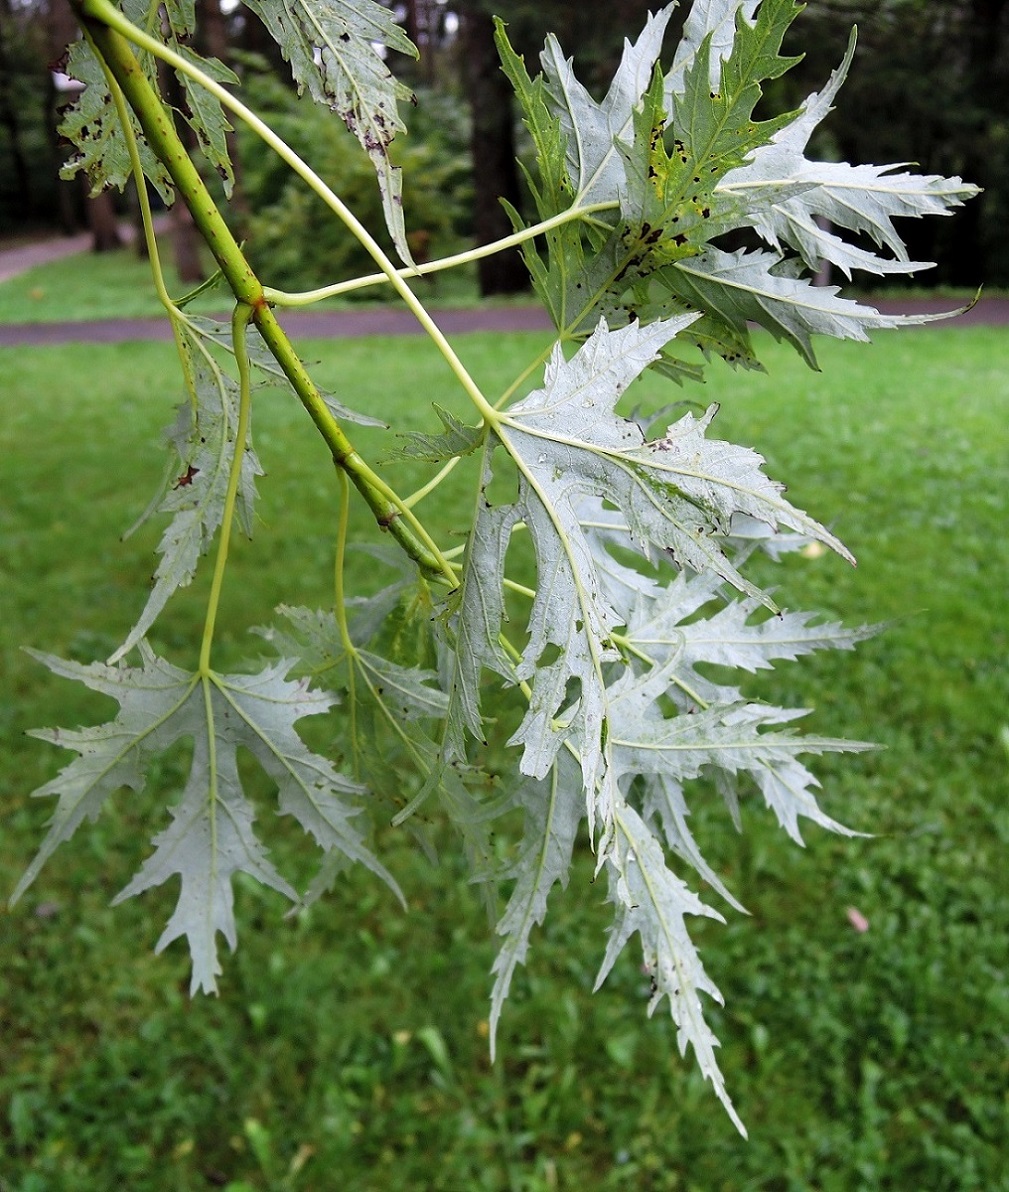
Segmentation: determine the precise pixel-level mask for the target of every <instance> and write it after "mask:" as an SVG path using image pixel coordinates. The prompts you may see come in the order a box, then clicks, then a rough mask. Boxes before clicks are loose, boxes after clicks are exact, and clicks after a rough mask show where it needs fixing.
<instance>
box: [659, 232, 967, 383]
mask: <svg viewBox="0 0 1009 1192" xmlns="http://www.w3.org/2000/svg"><path fill="white" fill-rule="evenodd" d="M800 272H801V268H800V266H799V265H798V264H797V263H796V262H795V261H794V260H785V259H782V258H781V257H780V256H778V255H777V254H774V253H766V252H747V251H746V250H745V249H739V250H738V251H737V252H731V253H727V252H722V251H721V250H720V249H717V248H711V247H709V248H707V249H705V251H704V253H703V254H702V255H700V256H697V257H693V258H691V259H690V260H689V261H679V262H677V263H676V264H675V265H670V266H669V268H668V269H665V270H663V271H662V273H661V274H659V275H658V276H657V281H658V282H659V283H660V284H661V285H662V286H664V287H666V288H667V289H668V291H669V293H670V294H671V296H672V297H673V298H674V300H675V301H676V302H677V303H680V304H686V305H689V306H690V307H691V308H694V309H697V308H699V309H701V310H702V311H703V312H704V317H703V318H702V319H700V320H699V321H698V323H697V324H696V327H695V328H693V329H692V333H694V334H700V335H706V336H708V337H710V341H711V342H713V343H716V344H718V345H720V347H719V350H720V351H722V352H724V353H725V354H726V355H727V356H728V357H729V358H733V357H737V356H742V357H744V358H747V359H749V358H751V357H752V346H751V343H750V333H749V329H748V324H749V323H751V322H754V323H759V324H760V326H762V327H764V328H765V329H766V330H767V331H770V332H771V334H772V335H773V336H774V337H775V339H779V340H786V341H787V342H788V343H790V344H791V345H792V346H793V347H794V348H795V350H796V351H797V352H798V353H799V354H800V355H801V356H802V357H803V359H804V360H805V361H806V363H807V364H809V365H810V367H812V368H815V367H816V355H815V353H814V350H813V342H812V336H814V335H829V336H831V337H832V338H834V339H854V340H859V341H860V342H862V343H866V342H868V340H869V338H870V334H871V333H872V332H873V331H882V330H887V329H890V328H894V327H913V326H918V325H921V324H923V323H934V322H937V321H938V320H940V319H945V318H948V317H949V316H948V315H945V314H939V315H935V314H915V315H889V314H881V313H880V312H879V311H878V310H876V308H875V307H872V306H863V305H862V304H861V303H858V302H855V301H853V300H852V299H850V298H841V297H839V291H838V287H837V286H817V285H814V284H813V282H812V281H811V280H810V279H809V278H806V277H802V276H800Z"/></svg>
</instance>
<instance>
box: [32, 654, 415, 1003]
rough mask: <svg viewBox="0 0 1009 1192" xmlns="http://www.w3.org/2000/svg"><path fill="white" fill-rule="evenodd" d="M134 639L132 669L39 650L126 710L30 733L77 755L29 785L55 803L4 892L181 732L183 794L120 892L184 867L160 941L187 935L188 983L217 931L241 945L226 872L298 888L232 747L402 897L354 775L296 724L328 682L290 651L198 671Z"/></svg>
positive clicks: (212, 950) (208, 961)
mask: <svg viewBox="0 0 1009 1192" xmlns="http://www.w3.org/2000/svg"><path fill="white" fill-rule="evenodd" d="M140 651H141V658H142V666H141V667H139V668H131V667H123V666H117V667H112V666H108V665H104V664H101V663H92V664H91V665H90V666H81V665H79V664H77V663H73V662H64V661H62V660H61V659H58V658H53V657H50V656H47V655H42V654H35V655H34V656H35V657H37V658H38V659H39V660H40V661H42V662H43V663H45V665H46V666H48V667H49V669H50V670H52V671H53V672H54V673H56V674H59V675H63V676H64V677H66V678H70V679H75V680H77V681H78V682H81V683H84V684H86V685H87V686H88V687H90V688H91V689H92V690H94V691H98V692H101V693H102V694H104V695H108V696H111V697H112V698H113V699H115V700H116V701H117V703H118V704H119V707H120V711H119V714H118V715H117V716H116V718H115V720H113V721H110V722H108V723H107V724H103V725H99V726H97V727H95V728H89V729H81V730H77V731H73V732H68V731H66V730H61V729H52V730H45V731H42V732H37V733H35V734H33V735H35V736H38V737H41V738H42V739H44V740H48V741H51V742H52V743H53V744H57V745H60V746H62V747H63V748H67V749H72V750H74V751H76V752H77V753H78V754H79V755H80V756H79V757H78V758H77V759H76V760H75V761H73V762H71V763H70V764H69V765H68V766H66V767H65V768H64V770H63V771H62V772H61V773H60V774H59V775H58V776H57V777H56V778H54V779H53V780H52V781H51V782H48V783H46V784H45V786H43V787H40V788H39V789H38V790H37V791H35V792H34V793H35V795H36V796H38V797H42V796H48V795H58V796H59V802H58V804H57V807H56V811H55V813H54V815H53V820H52V823H51V826H50V829H49V832H48V834H47V836H46V838H45V840H44V841H43V843H42V847H41V848H40V850H39V853H38V856H37V857H36V858H35V860H34V861H33V862H32V864H31V866H30V867H29V869H28V871H27V872H26V873H25V875H24V877H23V878H22V879H21V881H20V882H19V883H18V886H17V889H16V890H15V891H14V895H13V899H12V900H16V899H17V898H19V897H20V896H21V894H23V893H24V891H25V890H26V889H27V887H28V886H29V885H30V884H31V882H32V881H34V879H35V877H36V876H37V874H38V872H39V870H40V869H41V867H42V865H43V864H44V863H45V861H46V860H47V859H48V858H49V856H50V855H51V854H52V853H53V851H54V850H55V848H56V847H57V845H59V844H61V843H62V842H63V841H65V840H68V839H69V838H70V837H71V836H72V835H73V833H74V831H75V830H76V829H77V827H78V826H79V825H80V824H81V823H82V822H83V821H84V819H86V818H87V819H95V818H96V817H97V815H98V814H99V812H100V811H101V808H102V806H103V805H104V803H105V801H106V799H107V798H108V797H109V796H110V795H112V794H114V793H115V791H116V790H118V789H119V788H120V787H123V786H126V787H129V788H130V789H132V790H134V791H137V792H141V791H143V790H144V789H145V788H146V783H147V771H148V769H149V766H150V763H151V761H152V760H153V758H154V757H155V756H156V755H157V754H160V753H162V752H164V751H165V750H166V749H168V748H169V747H171V746H173V745H175V744H177V743H178V742H179V741H181V740H191V741H192V744H193V756H192V763H191V768H190V773H189V779H188V781H187V783H186V787H185V790H184V792H183V794H182V798H181V801H180V802H179V804H178V805H177V806H175V807H174V808H173V809H172V822H171V824H170V825H169V827H168V828H166V829H165V830H164V831H163V832H161V833H159V834H158V835H157V836H156V837H155V839H154V844H155V851H154V852H153V854H152V855H151V856H150V857H149V858H148V859H147V861H145V862H144V864H143V866H142V867H141V869H140V871H139V872H138V873H137V875H136V876H135V877H134V878H133V880H132V881H131V882H130V883H129V884H128V885H127V886H126V888H125V889H124V890H123V891H122V892H121V893H120V894H119V895H118V896H117V898H116V899H115V901H116V902H120V901H122V900H123V899H125V898H129V897H131V896H132V895H134V894H139V893H141V892H142V891H144V890H147V889H150V888H151V887H153V886H157V885H161V884H163V883H164V882H166V881H168V880H169V879H170V878H172V877H174V876H176V875H177V876H178V877H179V878H180V880H181V888H180V894H179V901H178V904H177V906H176V908H175V912H174V913H173V915H172V917H171V919H170V920H169V922H168V925H167V927H166V928H165V931H164V933H163V934H162V936H161V938H160V940H159V941H158V944H157V950H158V951H161V950H162V949H163V948H165V947H166V946H167V945H168V944H169V943H171V942H172V940H174V939H177V938H180V937H182V936H185V937H186V938H187V940H188V942H189V949H190V953H191V956H192V962H193V973H192V982H191V990H192V992H194V993H195V992H196V991H197V990H200V989H202V990H203V991H205V992H207V993H212V992H215V991H216V989H217V980H216V978H217V977H218V975H219V974H220V972H221V968H220V964H219V962H218V959H217V943H216V936H217V934H218V932H220V934H222V935H223V936H224V938H225V940H226V941H227V942H228V944H229V945H230V946H231V947H232V948H234V947H235V942H236V928H235V920H234V907H233V901H234V900H233V892H232V886H231V881H232V878H233V876H234V875H235V874H236V873H239V872H242V873H247V874H249V875H250V876H252V877H254V878H255V879H256V880H257V881H259V882H261V883H262V884H263V885H266V886H269V887H271V888H272V889H275V890H277V891H279V892H280V893H282V894H284V895H285V896H286V897H288V898H290V899H291V900H292V901H295V902H296V901H298V896H297V893H296V892H295V890H294V889H293V888H292V887H291V885H290V884H289V883H288V882H287V881H286V880H285V879H284V878H283V877H281V875H280V874H279V873H278V871H277V870H276V868H275V867H274V865H273V864H272V862H271V861H270V860H269V859H268V857H267V854H266V851H265V849H264V848H263V847H262V845H261V844H260V843H259V841H258V840H257V839H256V836H255V835H254V833H253V830H252V825H253V821H254V818H255V816H254V812H253V808H252V805H251V803H250V802H249V801H248V799H247V798H246V796H245V794H244V791H243V786H242V780H241V777H240V775H239V770H238V762H237V753H238V750H239V749H245V750H248V751H249V752H250V753H251V754H252V755H253V756H254V757H255V758H256V760H257V761H258V762H259V763H260V765H261V766H262V768H263V769H264V770H265V771H266V773H267V774H268V775H269V776H270V777H271V778H272V779H273V780H274V782H275V783H276V785H277V794H278V810H279V813H280V814H281V815H290V816H292V817H293V818H294V819H295V820H297V822H298V823H299V824H300V826H301V827H302V828H303V829H304V831H305V832H306V833H307V834H309V835H310V836H312V837H313V839H314V840H315V841H316V843H317V844H318V845H319V847H320V848H321V849H323V851H324V852H327V853H328V852H332V851H334V850H336V851H338V852H340V853H341V854H343V855H344V856H346V857H347V858H349V859H350V860H353V861H358V862H360V863H361V864H363V865H365V866H367V868H369V869H370V870H372V872H373V873H376V874H377V875H378V876H380V877H381V878H383V880H385V881H386V882H387V883H388V884H389V886H390V887H391V888H392V889H393V891H394V892H395V893H396V894H397V896H398V897H400V898H401V899H402V895H401V894H400V892H399V889H398V887H397V886H396V883H395V881H394V880H393V878H392V877H391V876H390V875H389V873H388V872H387V871H386V870H385V868H384V867H383V866H382V865H381V864H380V863H379V862H378V861H377V860H376V859H375V857H374V856H373V855H372V853H371V851H370V850H369V849H368V848H367V846H366V845H365V842H364V838H363V836H362V834H361V833H360V832H359V831H358V829H357V828H356V827H355V826H354V825H353V823H352V820H353V819H354V818H355V816H357V815H358V814H359V810H360V809H359V808H358V807H357V806H356V805H355V799H356V797H357V796H359V795H360V794H361V793H362V788H361V787H360V786H358V785H357V784H356V783H354V782H351V781H350V780H349V779H347V778H344V777H343V776H342V775H341V774H339V773H338V772H337V771H336V770H335V769H334V767H333V766H332V764H331V763H330V762H328V761H327V760H326V759H325V758H322V757H320V756H318V755H317V754H314V753H311V752H310V751H309V750H308V749H307V748H306V747H305V746H304V744H303V743H302V741H301V740H300V738H299V737H298V735H297V733H296V731H295V729H294V725H295V723H296V722H297V721H298V720H301V719H302V718H303V717H305V716H315V715H318V714H320V713H322V712H326V711H328V709H329V708H331V707H332V706H333V704H334V702H335V700H334V698H333V697H332V696H331V695H328V694H327V693H325V692H312V691H310V690H309V689H308V684H307V682H306V681H305V680H298V681H294V682H292V681H289V680H287V679H286V678H285V675H286V673H287V672H288V671H289V670H290V668H291V664H290V662H279V663H276V664H274V665H272V666H269V667H267V668H266V669H265V670H263V671H261V672H260V673H259V674H255V675H221V674H217V673H216V672H213V671H210V672H208V673H206V674H194V673H189V672H187V671H182V670H179V669H178V668H177V667H174V666H172V665H171V664H170V663H168V662H166V661H164V660H163V659H161V658H158V657H156V656H155V655H154V654H153V653H152V652H151V650H150V649H149V648H148V647H147V646H146V644H145V643H141V647H140Z"/></svg>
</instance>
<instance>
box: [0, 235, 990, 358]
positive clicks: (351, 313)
mask: <svg viewBox="0 0 1009 1192" xmlns="http://www.w3.org/2000/svg"><path fill="white" fill-rule="evenodd" d="M122 230H123V232H124V235H127V236H128V235H129V234H130V233H131V232H132V229H127V228H125V227H124V228H123V229H122ZM90 245H91V236H90V233H88V232H82V233H80V234H78V235H76V236H59V237H54V238H52V239H49V240H42V241H36V242H33V243H30V244H25V245H21V246H18V247H16V248H8V249H4V250H0V282H4V281H7V280H9V279H10V278H12V277H16V276H17V275H18V274H19V273H24V272H25V271H26V270H28V269H31V268H33V267H34V266H35V265H41V264H45V263H46V262H49V261H55V260H59V259H60V258H61V257H66V256H72V255H74V254H76V253H81V252H86V251H87V250H88V248H89V247H90ZM864 301H866V302H868V303H870V304H871V305H873V306H875V307H876V308H877V309H878V310H881V311H883V312H885V313H888V314H891V313H892V314H900V313H905V314H936V313H940V312H943V311H949V310H950V309H955V306H956V303H955V301H954V300H951V299H942V298H919V297H915V298H909V299H908V300H907V301H906V302H901V300H900V299H872V298H867V299H864ZM431 313H432V314H433V315H434V316H435V318H436V319H437V322H438V325H439V326H440V327H441V329H442V330H443V331H444V332H445V333H446V334H448V335H458V334H460V333H462V332H466V331H502V332H507V331H540V330H543V331H546V330H549V328H550V326H551V323H550V320H549V318H548V316H547V314H546V312H545V311H544V310H543V309H542V308H541V307H534V306H497V307H495V306H490V307H480V308H474V309H467V310H434V311H432V312H431ZM281 318H282V321H283V323H284V326H285V328H286V329H287V330H288V331H289V332H290V333H291V334H293V335H298V336H303V337H306V338H308V337H314V338H319V339H330V338H333V339H341V338H352V337H355V338H356V337H358V336H364V335H410V334H419V333H420V327H419V326H418V325H417V322H416V320H415V319H414V317H413V316H412V315H411V314H410V313H409V312H408V311H406V310H402V309H397V308H390V307H378V306H376V307H362V308H361V309H359V310H343V311H287V312H285V313H284V314H283V315H282V316H281ZM957 324H958V325H960V326H963V325H967V324H974V325H976V324H986V325H988V326H1007V325H1009V298H984V297H982V298H981V300H980V301H979V302H978V303H977V304H976V305H975V306H973V307H972V308H971V309H970V310H969V311H967V313H966V314H963V315H960V316H959V317H958V319H957ZM171 338H172V333H171V328H170V326H169V324H168V321H167V320H166V319H164V318H161V317H153V318H140V319H98V320H92V321H82V322H67V323H8V324H4V325H2V326H0V347H14V346H21V345H25V346H31V345H55V344H72V343H97V344H111V343H129V342H131V341H134V340H155V341H159V340H170V339H171Z"/></svg>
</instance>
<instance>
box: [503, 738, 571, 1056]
mask: <svg viewBox="0 0 1009 1192" xmlns="http://www.w3.org/2000/svg"><path fill="white" fill-rule="evenodd" d="M518 802H519V804H520V805H521V807H522V809H523V811H524V813H525V825H524V829H523V834H522V843H521V845H520V846H519V848H520V851H519V856H518V859H517V860H516V861H515V863H514V865H513V866H511V867H510V868H509V870H508V871H507V873H506V874H505V875H504V876H505V877H507V878H510V879H514V881H515V887H514V889H513V890H512V895H511V898H509V900H508V905H507V907H506V908H505V912H504V914H503V915H502V916H501V919H500V920H499V922H498V925H497V929H496V930H497V933H498V935H500V936H503V937H504V942H503V943H502V944H501V947H500V949H499V950H498V954H497V956H496V957H495V960H494V965H493V967H492V969H491V972H493V973H494V977H495V979H494V988H493V991H492V993H491V1012H490V1041H491V1058H492V1059H493V1056H494V1050H495V1039H496V1035H497V1024H498V1020H499V1019H500V1017H501V1010H502V1008H503V1006H504V1002H505V999H506V998H507V997H508V991H509V989H510V988H511V980H512V977H513V975H514V973H515V969H516V968H517V967H518V966H519V965H520V964H524V963H525V960H526V956H527V954H528V951H529V937H530V935H531V934H532V931H533V928H535V927H538V926H539V925H540V924H541V923H542V922H543V920H544V919H545V918H546V913H547V898H548V897H549V895H550V891H551V890H552V888H553V887H554V886H555V885H557V884H559V885H560V886H562V887H566V886H567V884H568V872H569V870H570V868H571V857H572V853H573V852H574V846H575V839H576V837H577V835H578V827H579V824H581V822H582V820H583V819H584V818H585V800H584V798H583V796H582V791H581V782H580V781H579V776H578V770H577V766H576V765H575V764H574V762H573V761H572V760H571V758H570V757H569V756H568V755H567V754H561V755H560V757H558V759H557V763H556V765H555V766H554V767H553V769H552V770H551V772H550V774H549V776H548V777H547V779H546V780H545V781H543V782H532V781H531V780H526V781H525V782H524V783H522V784H521V785H520V787H519V791H518Z"/></svg>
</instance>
